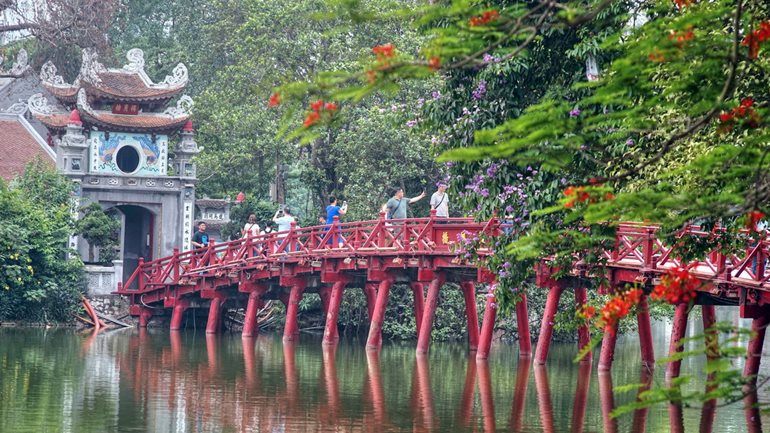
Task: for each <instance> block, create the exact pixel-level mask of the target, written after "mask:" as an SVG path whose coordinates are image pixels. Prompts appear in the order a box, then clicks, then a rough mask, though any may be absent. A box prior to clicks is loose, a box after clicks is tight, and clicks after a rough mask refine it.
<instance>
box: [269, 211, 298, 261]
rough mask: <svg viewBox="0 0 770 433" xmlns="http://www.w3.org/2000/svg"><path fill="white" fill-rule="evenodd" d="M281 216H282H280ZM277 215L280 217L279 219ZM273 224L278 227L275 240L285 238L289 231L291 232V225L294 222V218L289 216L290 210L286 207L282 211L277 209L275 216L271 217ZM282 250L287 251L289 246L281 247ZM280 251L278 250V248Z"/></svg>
mask: <svg viewBox="0 0 770 433" xmlns="http://www.w3.org/2000/svg"><path fill="white" fill-rule="evenodd" d="M281 214H283V215H281ZM278 215H281V216H280V217H279V216H278ZM273 222H275V223H276V224H277V225H278V230H277V232H278V234H276V235H275V236H276V237H277V238H285V237H286V236H287V235H288V234H289V233H288V232H289V230H291V224H292V223H293V222H294V217H293V216H292V214H291V209H289V208H288V207H285V208H283V209H278V210H277V211H276V212H275V215H273ZM282 248H283V250H284V251H286V252H288V251H289V246H288V245H285V246H283V245H282ZM279 249H280V248H279Z"/></svg>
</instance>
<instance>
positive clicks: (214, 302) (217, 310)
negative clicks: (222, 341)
mask: <svg viewBox="0 0 770 433" xmlns="http://www.w3.org/2000/svg"><path fill="white" fill-rule="evenodd" d="M223 304H224V298H223V297H220V296H216V297H214V298H212V299H211V303H210V304H209V320H208V322H206V334H216V333H218V332H219V331H220V330H221V329H222V305H223Z"/></svg>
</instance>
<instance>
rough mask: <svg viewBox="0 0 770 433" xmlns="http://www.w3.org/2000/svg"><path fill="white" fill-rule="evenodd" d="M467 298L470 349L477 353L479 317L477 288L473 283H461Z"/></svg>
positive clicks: (466, 314) (466, 313)
mask: <svg viewBox="0 0 770 433" xmlns="http://www.w3.org/2000/svg"><path fill="white" fill-rule="evenodd" d="M460 287H461V288H462V290H463V297H464V298H465V317H466V318H467V319H468V349H470V351H471V352H475V351H476V349H478V347H479V315H478V313H477V312H476V286H475V285H474V284H473V281H463V282H462V283H460Z"/></svg>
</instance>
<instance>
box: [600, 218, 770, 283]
mask: <svg viewBox="0 0 770 433" xmlns="http://www.w3.org/2000/svg"><path fill="white" fill-rule="evenodd" d="M658 230H659V227H657V226H652V225H644V224H634V223H622V224H620V225H619V227H618V230H617V233H616V242H615V249H613V250H612V251H607V252H605V257H606V258H607V259H609V261H610V263H612V264H613V265H615V266H621V267H624V266H625V267H633V268H639V269H640V270H642V271H649V272H655V271H657V272H664V271H665V270H667V269H671V268H674V267H678V266H681V267H687V268H689V269H690V271H691V272H693V273H695V274H696V275H698V276H701V277H706V278H713V279H716V280H721V281H731V280H734V279H740V280H743V281H750V282H753V283H754V284H755V285H762V284H767V283H770V275H768V274H767V272H766V264H767V263H766V262H767V259H768V251H769V250H770V240H768V239H763V240H761V241H754V240H750V238H748V236H747V244H746V247H745V248H744V249H743V250H739V251H730V252H725V251H724V250H723V249H721V248H716V249H714V250H712V251H710V252H708V253H707V254H706V256H705V258H704V259H703V260H696V261H689V262H686V261H684V260H682V257H681V255H679V254H677V253H678V252H680V251H681V247H680V246H678V245H676V244H675V245H674V246H669V245H666V244H664V243H663V241H662V240H661V239H660V237H659V236H658ZM722 230H724V229H723V228H719V227H717V228H715V229H714V231H707V230H703V229H702V228H701V227H700V226H695V225H692V226H688V227H687V228H685V229H683V230H681V231H680V232H679V233H677V235H676V238H682V237H685V236H690V237H698V238H704V239H705V238H709V237H713V236H714V235H716V234H718V233H719V232H720V231H722ZM745 233H746V234H747V235H748V231H746V232H745Z"/></svg>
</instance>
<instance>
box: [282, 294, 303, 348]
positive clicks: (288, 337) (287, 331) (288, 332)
mask: <svg viewBox="0 0 770 433" xmlns="http://www.w3.org/2000/svg"><path fill="white" fill-rule="evenodd" d="M304 290H305V285H304V282H302V281H295V282H294V283H293V284H292V285H291V291H290V292H289V303H288V305H287V306H286V325H285V326H284V328H283V340H284V341H294V340H296V339H297V338H298V337H299V324H298V323H297V313H298V312H299V301H300V300H301V299H302V292H303V291H304Z"/></svg>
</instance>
